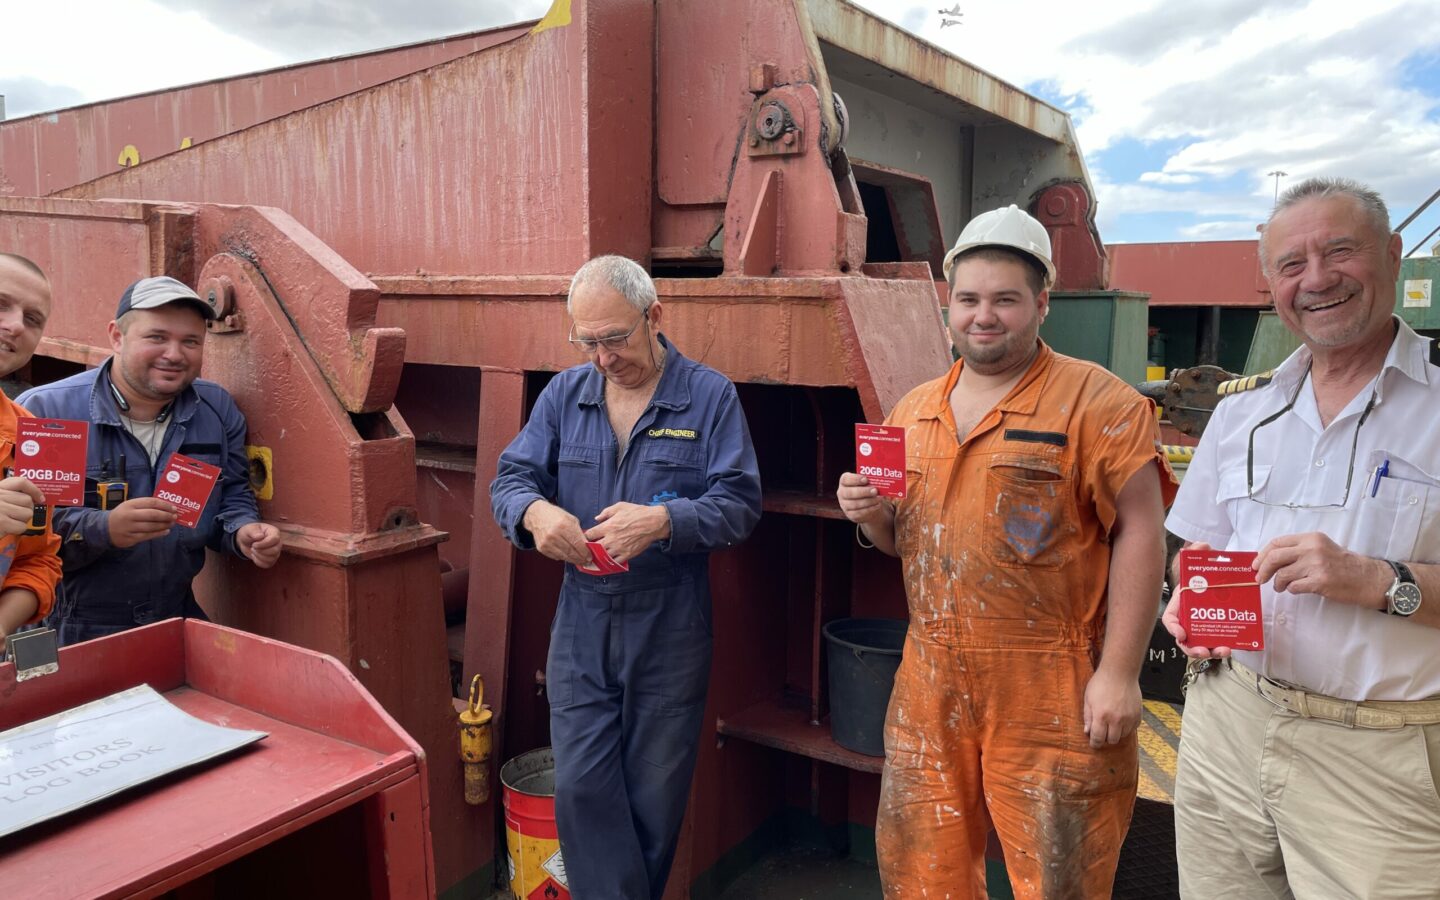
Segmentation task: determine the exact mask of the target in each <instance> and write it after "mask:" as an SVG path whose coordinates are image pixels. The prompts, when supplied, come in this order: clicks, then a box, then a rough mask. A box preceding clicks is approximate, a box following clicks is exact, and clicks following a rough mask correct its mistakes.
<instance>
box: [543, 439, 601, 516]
mask: <svg viewBox="0 0 1440 900" xmlns="http://www.w3.org/2000/svg"><path fill="white" fill-rule="evenodd" d="M600 452H601V451H600V448H598V447H586V446H583V445H579V444H571V445H563V444H562V445H561V447H560V455H559V456H558V457H557V458H556V462H557V463H558V467H557V468H558V471H557V472H556V480H555V497H554V501H555V503H556V505H558V506H561V507H563V508H564V509H566V510H568V511H569V512H571V513H572V514H574V515H575V517H576V518H578V519H579V520H580V525H581V527H582V528H589V527H590V526H591V525H593V524H595V514H596V513H598V512H599V511H600Z"/></svg>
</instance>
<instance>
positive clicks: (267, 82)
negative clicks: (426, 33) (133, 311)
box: [0, 23, 530, 197]
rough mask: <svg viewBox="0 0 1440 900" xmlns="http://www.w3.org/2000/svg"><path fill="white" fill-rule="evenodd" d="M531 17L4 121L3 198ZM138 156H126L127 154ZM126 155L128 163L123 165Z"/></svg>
mask: <svg viewBox="0 0 1440 900" xmlns="http://www.w3.org/2000/svg"><path fill="white" fill-rule="evenodd" d="M529 27H530V26H529V23H521V24H517V25H511V26H506V27H504V28H492V29H488V30H485V31H479V32H474V33H471V34H459V35H452V36H450V37H445V38H440V39H438V40H432V41H425V42H423V43H417V44H409V45H406V46H403V47H390V48H387V49H383V50H375V51H371V52H368V53H357V54H353V55H349V56H341V57H337V58H334V59H323V60H317V61H315V62H307V63H300V64H298V65H293V66H285V67H283V68H279V69H270V70H268V71H263V72H253V73H250V74H246V75H237V76H235V77H233V78H223V79H218V80H215V81H207V82H203V83H201V84H193V85H187V86H185V87H179V88H173V89H170V90H163V91H152V92H150V93H146V94H140V95H137V96H133V97H124V98H121V99H117V100H109V101H106V102H103V103H91V104H87V105H85V106H77V107H73V108H70V109H64V110H59V111H56V112H46V113H39V114H36V115H33V116H27V117H25V118H22V119H12V120H10V121H7V122H0V197H3V196H17V197H39V196H44V195H46V194H51V193H54V192H55V191H60V190H64V189H65V188H69V187H73V186H75V185H77V184H83V183H84V182H87V181H91V180H93V179H95V178H99V177H101V176H104V175H107V174H109V173H111V172H115V171H117V170H119V169H122V168H125V167H126V165H127V163H128V164H129V165H138V164H139V162H142V161H148V160H153V159H156V158H159V157H161V156H165V155H168V154H170V153H174V152H176V151H178V150H180V149H182V147H181V145H182V144H183V143H184V142H185V141H189V142H190V144H191V145H194V144H200V143H203V142H205V141H209V140H213V139H214V138H217V137H220V136H222V135H226V134H231V133H233V132H236V131H240V130H243V129H245V128H249V127H250V126H252V125H256V124H258V123H260V122H265V121H268V120H270V119H275V118H278V117H280V116H283V115H286V114H287V113H292V112H295V111H296V110H299V109H304V108H306V107H309V106H315V105H317V104H320V103H324V102H326V101H328V100H333V99H335V98H336V97H340V96H343V95H345V94H350V93H354V92H355V91H359V90H364V89H365V88H369V87H373V86H374V85H377V84H382V83H384V82H386V81H390V80H393V79H395V78H399V77H402V76H404V75H408V74H410V73H412V72H419V71H421V70H423V69H428V68H430V67H432V66H436V65H439V64H441V63H444V62H448V61H449V60H452V59H455V58H457V57H460V56H464V55H466V54H469V53H474V52H476V51H479V50H483V49H485V48H487V47H492V46H495V45H496V44H501V43H504V42H506V41H511V40H514V39H516V38H518V37H521V36H523V35H524V34H525V33H526V32H527V31H528V30H529ZM132 159H133V160H135V161H134V162H128V161H129V160H132ZM122 160H125V162H122Z"/></svg>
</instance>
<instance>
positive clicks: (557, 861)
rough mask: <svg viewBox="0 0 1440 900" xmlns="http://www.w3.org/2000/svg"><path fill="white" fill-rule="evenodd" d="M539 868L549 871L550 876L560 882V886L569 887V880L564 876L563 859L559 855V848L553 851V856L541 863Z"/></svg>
mask: <svg viewBox="0 0 1440 900" xmlns="http://www.w3.org/2000/svg"><path fill="white" fill-rule="evenodd" d="M540 868H542V869H544V870H545V871H547V872H549V873H550V877H551V878H554V879H555V880H556V881H558V882H560V886H561V887H563V888H567V889H568V888H569V887H570V882H569V881H568V880H567V879H566V878H565V860H564V858H562V857H561V856H560V851H559V850H556V851H555V855H554V856H552V857H550V858H549V859H547V860H545V861H544V862H543V863H541V864H540Z"/></svg>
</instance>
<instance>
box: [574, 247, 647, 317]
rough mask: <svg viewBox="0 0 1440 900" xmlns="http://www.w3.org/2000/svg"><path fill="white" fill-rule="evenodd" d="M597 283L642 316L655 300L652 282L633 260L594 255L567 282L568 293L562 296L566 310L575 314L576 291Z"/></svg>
mask: <svg viewBox="0 0 1440 900" xmlns="http://www.w3.org/2000/svg"><path fill="white" fill-rule="evenodd" d="M596 281H598V282H600V283H601V284H603V285H605V286H606V287H608V288H611V289H613V290H614V291H616V292H617V293H618V294H620V296H622V297H624V298H625V300H626V301H627V302H628V303H629V304H630V305H631V306H633V307H635V308H636V309H638V310H639V311H640V312H642V313H648V312H649V311H650V307H651V306H653V305H654V304H655V301H656V299H657V298H656V296H655V282H653V281H651V280H650V275H649V273H647V272H646V271H645V270H644V269H643V268H641V266H640V264H639V263H637V262H635V260H633V259H627V258H626V257H623V256H597V257H595V258H594V259H592V260H590V261H589V262H587V263H586V264H585V265H583V266H581V267H580V270H579V271H578V272H576V273H575V277H574V278H572V279H570V292H569V293H568V294H566V295H565V311H566V312H574V304H575V290H576V288H579V287H580V286H582V285H586V284H590V283H591V282H596Z"/></svg>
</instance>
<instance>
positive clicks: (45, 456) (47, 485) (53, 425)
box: [15, 418, 90, 506]
mask: <svg viewBox="0 0 1440 900" xmlns="http://www.w3.org/2000/svg"><path fill="white" fill-rule="evenodd" d="M89 438H90V423H89V422H82V421H79V420H77V419H28V418H20V419H18V420H16V422H15V468H16V469H18V470H19V471H18V472H17V474H18V475H19V476H20V477H21V478H28V479H30V481H31V483H32V484H34V485H35V486H36V487H37V488H39V489H40V493H42V494H44V495H45V505H46V506H79V505H81V504H82V503H84V502H85V445H86V442H87V441H88V440H89Z"/></svg>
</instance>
